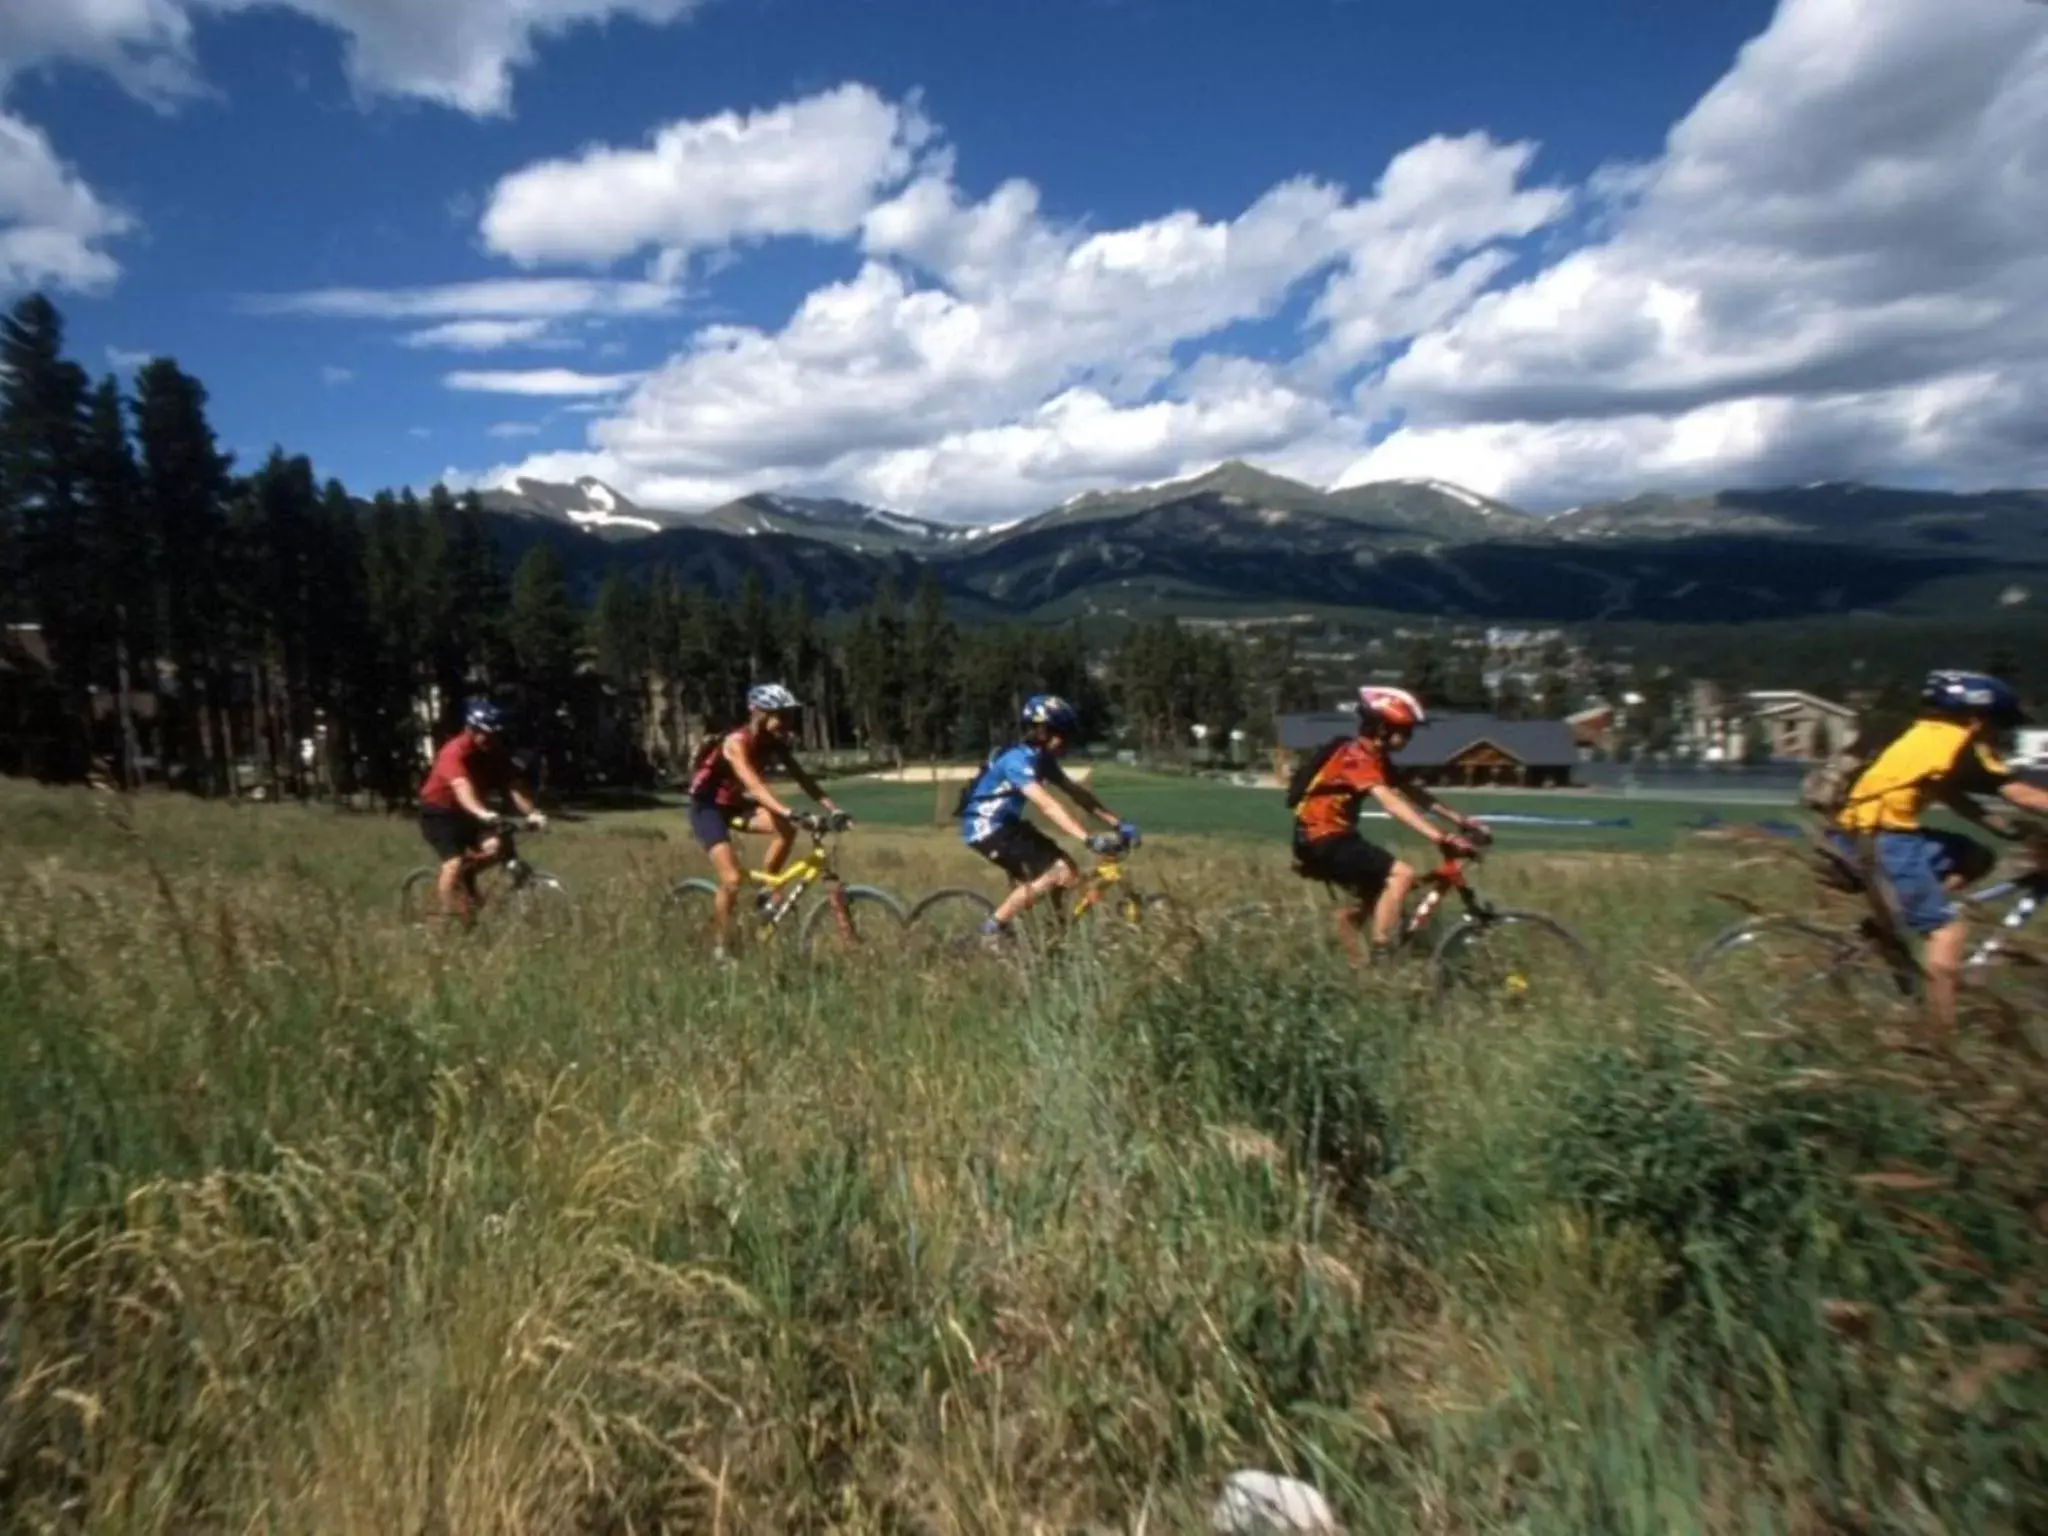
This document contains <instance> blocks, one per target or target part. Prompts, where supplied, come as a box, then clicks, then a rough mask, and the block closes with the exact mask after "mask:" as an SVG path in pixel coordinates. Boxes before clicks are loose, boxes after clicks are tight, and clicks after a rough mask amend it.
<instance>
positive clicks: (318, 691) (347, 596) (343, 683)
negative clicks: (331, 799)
mask: <svg viewBox="0 0 2048 1536" xmlns="http://www.w3.org/2000/svg"><path fill="white" fill-rule="evenodd" d="M313 548H314V557H313V577H312V581H311V584H310V587H309V590H308V596H307V617H306V634H307V640H308V653H307V658H306V669H307V676H308V680H309V685H310V687H311V690H312V697H313V703H314V708H315V709H316V711H317V712H318V714H319V717H320V729H319V731H318V737H319V740H320V743H321V748H322V753H321V773H322V777H323V778H324V779H325V780H326V784H327V788H328V789H329V790H330V791H332V792H333V793H335V794H353V793H354V792H355V790H356V789H357V787H358V785H359V784H360V783H361V782H362V781H363V777H364V773H365V769H366V766H367V765H366V763H365V760H364V748H365V746H366V744H367V743H369V742H370V741H372V740H374V739H376V731H377V726H376V721H375V719H374V717H373V715H372V714H371V710H372V708H373V706H374V701H375V699H376V697H377V691H376V690H377V666H378V660H379V658H378V655H377V647H376V645H375V643H374V641H373V639H372V636H371V632H370V592H369V579H368V578H369V573H368V570H367V568H366V564H365V550H364V529H363V523H362V520H361V518H359V517H358V516H357V514H356V507H355V503H354V501H353V500H352V499H351V498H350V496H349V494H348V490H347V488H346V487H344V486H343V485H342V484H341V482H340V481H338V480H330V481H328V482H327V485H326V487H325V488H324V489H323V491H322V492H321V496H320V511H319V517H318V519H317V521H316V523H315V533H314V539H313Z"/></svg>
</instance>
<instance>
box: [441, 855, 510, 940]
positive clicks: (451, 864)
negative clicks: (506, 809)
mask: <svg viewBox="0 0 2048 1536" xmlns="http://www.w3.org/2000/svg"><path fill="white" fill-rule="evenodd" d="M498 847H499V843H498V839H497V838H495V837H487V838H485V839H484V840H483V841H482V842H481V843H479V844H477V846H476V847H474V848H472V849H470V850H469V852H467V853H465V854H462V855H460V856H458V857H456V858H452V859H446V860H443V861H442V864H441V868H440V870H439V871H438V872H437V873H436V874H435V876H434V893H435V895H436V896H437V897H438V898H439V900H440V903H441V912H442V914H443V915H444V916H446V917H452V918H455V919H457V920H459V921H460V922H461V923H462V924H463V925H464V926H465V927H467V926H468V925H469V924H470V923H472V922H474V921H475V920H476V909H477V908H478V907H480V906H481V905H483V896H482V895H481V893H479V892H478V890H477V888H476V877H477V873H478V871H480V870H482V869H483V868H484V867H485V866H486V865H488V864H489V863H490V862H491V860H493V859H495V858H496V857H497V856H498Z"/></svg>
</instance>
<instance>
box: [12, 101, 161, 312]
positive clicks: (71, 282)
mask: <svg viewBox="0 0 2048 1536" xmlns="http://www.w3.org/2000/svg"><path fill="white" fill-rule="evenodd" d="M131 227H132V221H131V220H130V219H129V217H128V215H126V214H125V213H123V212H121V210H119V209H118V208H113V207H110V206H109V205H108V204H107V203H105V202H104V201H102V200H101V199H100V197H99V196H98V194H96V193H95V192H94V191H93V190H92V188H90V187H89V186H87V185H86V184H85V183H84V182H83V181H82V180H80V179H79V177H78V176H77V174H76V173H75V172H73V171H72V170H71V168H70V167H68V166H67V165H65V164H64V163H63V161H61V160H60V159H58V157H57V153H56V151H55V150H54V149H53V148H52V147H51V145H50V141H49V139H48V138H47V137H46V136H45V135H44V134H43V132H42V131H41V130H40V129H38V128H36V127H34V126H32V125H31V124H29V123H26V122H23V121H22V120H21V119H20V118H18V117H14V116H11V115H10V114H8V113H6V112H0V294H8V293H13V292H17V291H19V290H22V289H27V288H37V287H44V286H48V287H55V288H75V289H85V290H91V289H98V288H104V287H106V286H107V285H108V284H109V283H111V282H113V281H114V279H115V278H116V277H118V276H119V275H120V271H121V268H120V264H119V263H118V262H117V261H115V259H114V258H113V256H112V255H110V254H109V253H108V251H107V249H106V242H107V241H109V240H111V239H113V238H114V237H116V236H118V235H121V234H123V233H125V232H126V231H127V230H129V229H130V228H131Z"/></svg>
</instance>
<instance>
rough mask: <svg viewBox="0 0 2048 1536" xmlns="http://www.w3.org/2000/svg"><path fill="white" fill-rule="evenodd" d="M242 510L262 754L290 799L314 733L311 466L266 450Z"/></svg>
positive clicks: (316, 503) (316, 496)
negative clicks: (304, 750)
mask: <svg viewBox="0 0 2048 1536" xmlns="http://www.w3.org/2000/svg"><path fill="white" fill-rule="evenodd" d="M243 511H244V515H245V521H244V527H243V531H244V534H245V538H246V545H245V547H246V548H247V551H248V556H249V559H248V571H249V576H250V581H249V583H248V586H247V589H246V591H247V595H248V598H249V599H250V606H251V608H252V610H253V615H252V617H253V623H252V625H251V631H252V635H253V638H254V640H255V644H256V654H255V655H254V656H253V657H252V658H251V660H252V662H253V666H252V669H251V675H252V678H253V681H254V684H255V690H254V691H255V697H256V702H257V705H258V716H259V719H260V721H261V725H262V731H263V737H264V741H265V745H266V753H265V755H266V756H267V757H268V758H269V760H270V762H271V764H272V769H273V772H274V773H275V774H276V775H277V776H278V777H279V778H280V780H281V781H282V782H283V783H284V784H286V785H287V786H288V787H289V788H290V790H291V791H292V793H294V794H297V795H301V796H303V795H304V794H305V793H306V790H307V787H308V786H307V783H306V775H305V765H304V763H303V761H302V759H301V756H300V750H299V744H300V743H301V742H303V741H306V740H309V739H310V738H311V737H312V735H313V730H314V725H313V708H314V705H313V697H312V677H311V666H312V651H313V636H312V631H311V622H312V602H313V585H314V582H315V581H316V579H317V573H318V565H317V562H318V560H319V557H320V553H321V551H320V549H319V548H318V530H317V523H318V520H319V517H320V493H319V489H318V486H317V484H316V482H315V481H314V478H313V466H312V464H311V463H310V462H308V461H307V460H306V459H304V458H287V457H286V456H285V454H284V451H283V450H282V449H273V450H272V451H271V455H270V458H269V460H268V461H267V462H266V463H265V464H264V466H263V468H262V469H260V470H258V471H257V472H256V474H255V475H254V476H252V477H251V479H250V484H249V487H248V493H247V495H246V497H245V498H244V501H243Z"/></svg>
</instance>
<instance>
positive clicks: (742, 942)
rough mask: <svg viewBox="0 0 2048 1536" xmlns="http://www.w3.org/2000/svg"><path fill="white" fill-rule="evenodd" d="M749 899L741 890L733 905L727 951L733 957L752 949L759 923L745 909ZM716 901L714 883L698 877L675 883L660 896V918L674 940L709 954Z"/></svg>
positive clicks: (716, 895)
mask: <svg viewBox="0 0 2048 1536" xmlns="http://www.w3.org/2000/svg"><path fill="white" fill-rule="evenodd" d="M748 900H749V895H748V892H747V891H746V890H745V889H742V890H741V891H740V896H739V900H738V901H737V902H736V903H735V904H734V906H733V912H732V930H731V935H730V937H729V938H728V940H727V943H726V948H727V949H728V951H730V952H731V953H734V954H737V953H739V952H741V951H742V950H744V949H746V948H748V947H749V946H751V945H752V944H753V942H754V940H755V938H756V937H757V928H758V924H757V922H756V921H755V920H754V918H753V915H752V914H751V913H750V912H749V911H748V910H747V903H748ZM717 902H718V882H717V881H716V880H706V879H703V878H702V877H701V876H693V877H692V878H690V879H688V880H678V881H677V882H676V883H675V884H674V885H672V886H670V887H669V888H668V890H667V891H666V892H665V893H663V895H662V899H661V915H662V919H663V921H664V923H665V924H666V925H667V926H668V928H669V929H670V930H671V931H672V932H673V933H674V934H675V936H676V937H677V938H679V939H682V940H684V941H685V942H686V943H688V944H690V945H691V946H692V947H693V948H696V949H697V950H698V952H699V953H708V952H709V951H710V949H711V920H712V915H713V913H714V910H715V908H716V905H717Z"/></svg>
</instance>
